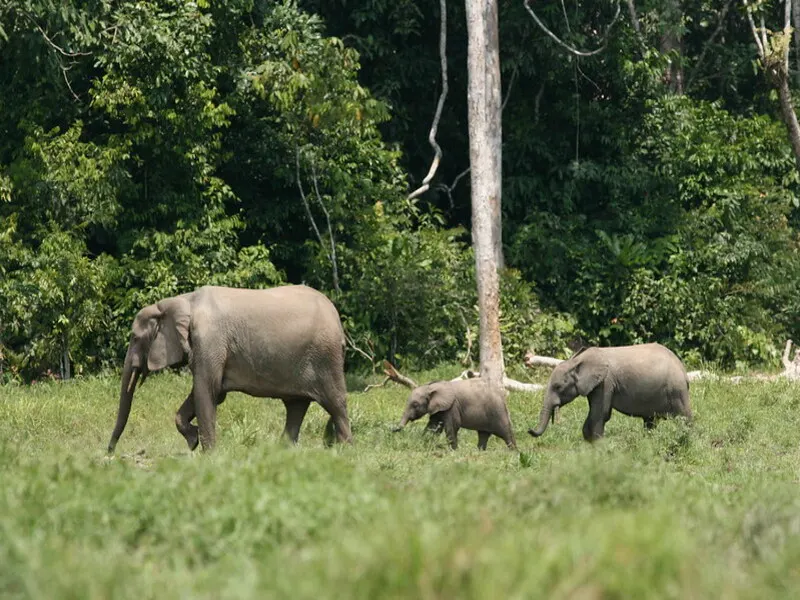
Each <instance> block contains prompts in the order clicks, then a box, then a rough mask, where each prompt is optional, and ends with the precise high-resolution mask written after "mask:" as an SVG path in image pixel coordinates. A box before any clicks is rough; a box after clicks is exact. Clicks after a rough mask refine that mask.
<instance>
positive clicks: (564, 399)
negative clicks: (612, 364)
mask: <svg viewBox="0 0 800 600" xmlns="http://www.w3.org/2000/svg"><path fill="white" fill-rule="evenodd" d="M585 351H586V348H582V349H581V350H579V351H578V352H576V353H575V354H573V355H572V357H571V358H570V359H569V360H566V361H564V362H563V363H561V364H559V365H558V366H557V367H556V368H555V369H553V373H552V374H551V375H550V380H549V381H548V383H547V389H546V390H545V392H544V402H543V404H542V410H541V412H540V413H539V424H538V425H537V426H536V427H535V428H534V429H529V430H528V433H530V434H531V435H532V436H533V437H539V436H540V435H542V434H543V433H544V432H545V429H547V423H548V421H550V420H551V419H552V417H553V411H554V410H555V409H556V408H558V407H561V406H564V405H566V404H569V403H570V402H572V401H573V400H574V399H575V398H577V397H578V396H588V395H589V394H590V393H591V392H592V390H594V389H595V388H596V387H597V386H598V385H600V384H601V383H602V382H603V380H604V379H605V377H606V373H607V371H608V366H607V365H606V364H605V363H604V362H602V361H601V360H599V359H598V357H597V354H595V353H593V352H589V353H585Z"/></svg>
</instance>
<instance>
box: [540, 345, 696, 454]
mask: <svg viewBox="0 0 800 600" xmlns="http://www.w3.org/2000/svg"><path fill="white" fill-rule="evenodd" d="M578 396H586V397H587V398H588V399H589V416H588V417H586V421H585V423H584V424H583V437H584V438H585V439H586V440H587V441H590V442H592V441H595V440H597V439H599V438H601V437H602V436H603V432H604V428H605V424H606V422H607V421H608V420H609V419H610V418H611V410H612V409H614V410H617V411H619V412H621V413H622V414H625V415H629V416H632V417H641V418H642V419H643V420H644V425H645V427H646V428H648V429H651V428H653V427H655V424H656V419H657V418H659V417H666V416H678V415H681V416H684V417H686V418H687V419H689V420H691V418H692V410H691V408H690V406H689V379H688V377H687V376H686V369H685V368H684V366H683V363H682V362H681V360H680V359H679V358H678V357H677V356H675V354H673V353H672V351H670V350H669V349H668V348H665V347H664V346H662V345H660V344H640V345H637V346H618V347H612V348H587V349H585V350H581V351H580V352H578V353H576V354H575V355H573V356H572V358H570V359H569V360H566V361H564V362H563V363H561V364H560V365H558V366H557V367H556V368H555V369H554V370H553V373H552V375H551V376H550V381H549V382H548V384H547V389H546V390H545V393H544V402H543V404H542V410H541V413H540V414H539V424H538V425H537V426H536V427H535V428H533V429H529V430H528V433H530V434H531V435H532V436H534V437H538V436H540V435H542V434H543V433H544V432H545V429H547V423H548V421H549V420H550V418H551V416H552V414H553V410H554V409H555V408H556V407H559V406H564V405H565V404H568V403H569V402H572V400H574V399H575V398H576V397H578Z"/></svg>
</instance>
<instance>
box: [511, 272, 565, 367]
mask: <svg viewBox="0 0 800 600" xmlns="http://www.w3.org/2000/svg"><path fill="white" fill-rule="evenodd" d="M500 312H501V314H500V330H501V333H502V337H503V354H504V356H505V359H506V361H507V362H508V364H520V363H522V360H523V358H524V357H525V354H526V353H527V352H528V351H529V350H530V351H533V352H534V353H535V354H539V355H542V356H555V357H563V358H566V357H568V356H569V355H570V354H571V352H570V351H569V349H568V344H569V343H570V342H574V341H575V339H576V338H578V336H579V331H578V328H577V324H576V322H575V319H574V318H573V317H572V316H570V315H567V314H562V313H558V312H544V311H542V310H541V308H540V307H539V305H538V302H537V300H536V294H535V292H534V290H533V287H532V286H531V285H530V284H529V283H528V282H526V281H525V280H524V279H522V277H521V275H520V273H519V271H515V270H513V269H505V270H504V271H503V272H502V273H501V277H500Z"/></svg>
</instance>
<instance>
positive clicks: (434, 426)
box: [425, 414, 443, 435]
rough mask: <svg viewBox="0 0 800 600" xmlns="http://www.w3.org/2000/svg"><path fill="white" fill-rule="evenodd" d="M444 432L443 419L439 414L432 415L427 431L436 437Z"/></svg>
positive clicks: (426, 427)
mask: <svg viewBox="0 0 800 600" xmlns="http://www.w3.org/2000/svg"><path fill="white" fill-rule="evenodd" d="M442 430H443V423H442V418H441V417H440V416H439V415H438V414H436V415H431V416H430V417H429V418H428V424H427V425H426V426H425V431H426V432H428V433H432V434H434V435H438V434H440V433H442Z"/></svg>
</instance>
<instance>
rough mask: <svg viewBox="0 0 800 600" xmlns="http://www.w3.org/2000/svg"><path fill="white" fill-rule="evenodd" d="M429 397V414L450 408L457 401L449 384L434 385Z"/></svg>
mask: <svg viewBox="0 0 800 600" xmlns="http://www.w3.org/2000/svg"><path fill="white" fill-rule="evenodd" d="M428 398H429V400H428V414H430V415H435V414H436V413H439V412H444V411H446V410H450V409H451V408H452V406H453V402H454V401H455V397H454V396H453V392H452V391H451V390H450V389H449V388H448V387H447V386H441V385H432V386H431V387H430V393H429V395H428Z"/></svg>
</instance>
